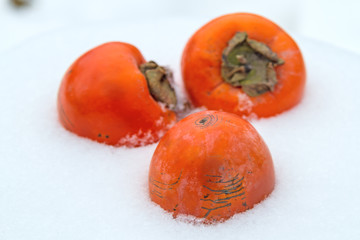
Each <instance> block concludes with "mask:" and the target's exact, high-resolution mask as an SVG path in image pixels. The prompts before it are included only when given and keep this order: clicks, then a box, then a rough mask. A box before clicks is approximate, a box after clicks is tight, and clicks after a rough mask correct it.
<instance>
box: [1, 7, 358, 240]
mask: <svg viewBox="0 0 360 240" xmlns="http://www.w3.org/2000/svg"><path fill="white" fill-rule="evenodd" d="M220 2H221V4H220ZM0 4H1V6H0V132H1V135H0V240H49V239H51V240H57V239H59V240H64V239H66V240H83V239H87V240H92V239H94V240H98V239H101V240H102V239H105V240H112V239H114V240H119V239H126V240H127V239H130V240H132V239H147V240H151V239H154V240H161V239H166V240H168V239H171V240H177V239H179V240H185V239H186V240H187V239H194V240H195V239H196V240H211V239H216V240H219V239H230V240H238V239H246V240H258V239H259V240H262V239H267V240H272V239H274V240H288V239H291V240H292V239H298V240H304V239H306V240H310V239H311V240H313V239H319V240H323V239H326V240H338V239H346V240H347V239H350V240H352V239H354V240H358V239H360V238H359V236H360V228H359V226H360V217H359V216H360V204H359V199H360V184H359V169H360V161H359V159H360V151H359V139H360V125H359V122H360V111H359V106H360V98H359V97H358V94H359V92H360V81H359V75H358V73H357V69H358V68H359V66H360V54H359V53H360V50H359V47H358V46H357V45H356V43H357V42H360V41H359V40H360V39H359V32H360V31H359V28H358V26H357V24H358V23H359V22H360V21H359V16H357V15H356V14H355V12H356V11H357V9H358V8H359V5H360V3H355V2H350V1H342V2H338V3H336V2H330V1H329V2H326V1H317V2H315V3H314V2H310V1H302V2H301V3H300V1H299V2H289V1H272V2H271V3H270V1H247V2H245V1H240V0H237V1H220V0H219V1H214V0H211V1H202V2H201V1H195V0H192V1H190V0H182V1H180V0H178V1H173V2H172V1H170V0H167V1H165V0H161V1H155V0H154V1H149V2H147V1H136V0H133V1H131V2H130V1H129V2H121V1H115V0H104V1H101V2H100V1H98V2H96V1H94V0H87V1H85V0H77V1H69V0H63V1H55V0H48V1H45V0H33V3H32V5H30V6H29V7H27V8H22V9H15V8H12V7H11V5H9V2H8V0H7V1H4V0H3V1H2V2H1V3H0ZM236 11H248V12H255V13H258V14H261V15H264V16H266V17H268V18H270V19H272V20H273V21H275V22H277V23H278V24H279V25H280V26H282V27H283V28H284V29H285V30H287V31H288V32H290V34H291V35H292V36H294V38H295V40H296V42H297V43H298V44H299V46H300V48H301V50H302V53H303V55H304V58H305V63H306V67H307V83H306V89H305V95H304V98H303V100H302V102H301V104H299V105H298V106H296V107H294V108H293V109H291V110H289V111H286V112H284V113H282V114H280V115H278V116H275V117H272V118H268V119H259V120H256V119H254V120H253V121H252V122H251V123H252V124H253V125H254V127H255V128H256V129H257V130H258V131H259V133H260V134H261V136H262V137H263V138H264V140H265V142H266V143H267V145H268V146H269V149H270V151H271V154H272V156H273V160H274V165H275V172H276V186H275V190H274V191H273V193H272V194H271V195H270V196H269V197H268V198H267V199H266V200H265V201H263V202H261V203H260V204H258V205H257V206H255V207H254V208H253V209H251V210H249V211H246V212H245V213H242V214H237V215H235V216H234V217H233V218H232V219H229V220H228V221H226V222H225V223H222V224H217V225H212V226H203V225H192V224H189V223H187V222H185V221H182V220H174V219H173V218H172V217H171V215H170V214H167V213H165V212H164V211H163V210H162V209H161V208H160V207H158V206H157V205H156V204H154V203H153V202H151V201H150V198H149V194H148V187H147V184H148V169H149V163H150V159H151V157H152V154H153V152H154V150H155V148H156V144H153V145H150V146H146V147H143V148H136V149H126V148H113V147H110V146H107V145H104V144H98V143H96V142H93V141H90V140H88V139H85V138H80V137H78V136H76V135H75V134H72V133H70V132H68V131H65V130H64V129H63V128H62V127H61V126H60V123H59V121H58V116H57V110H56V98H57V92H58V87H59V84H60V81H61V77H62V76H63V74H64V72H65V71H66V69H67V68H68V67H69V65H70V64H71V63H72V62H73V61H74V60H75V59H76V58H77V57H78V56H79V55H80V54H82V53H84V52H85V51H87V50H89V49H91V48H92V47H94V46H96V45H98V44H101V43H103V42H106V41H112V40H119V41H127V42H130V43H133V44H134V45H136V46H137V47H138V48H139V49H141V51H142V53H143V54H144V56H145V58H146V59H154V60H156V61H157V62H159V63H162V64H166V65H167V66H169V67H170V68H171V69H173V70H174V77H175V80H176V81H177V83H181V76H180V69H179V68H180V64H179V61H180V58H181V52H182V49H183V46H184V45H185V43H186V41H187V39H188V38H189V36H190V35H191V34H192V33H193V32H194V31H195V30H196V29H197V28H199V27H200V26H201V25H202V24H204V23H206V22H207V21H209V20H210V19H212V18H214V17H216V16H218V15H222V14H225V13H229V12H236ZM314 39H315V40H314ZM341 48H342V49H341ZM344 49H345V50H344Z"/></svg>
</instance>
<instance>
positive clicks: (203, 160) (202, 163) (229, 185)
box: [149, 111, 275, 222]
mask: <svg viewBox="0 0 360 240" xmlns="http://www.w3.org/2000/svg"><path fill="white" fill-rule="evenodd" d="M274 183H275V177H274V167H273V162H272V158H271V155H270V152H269V150H268V148H267V146H266V144H265V142H264V141H263V139H262V138H261V136H260V135H259V134H258V133H257V131H256V130H255V129H254V128H253V127H252V125H251V124H250V123H249V122H247V121H246V120H244V119H242V118H241V117H239V116H237V115H235V114H232V113H226V112H218V111H203V112H198V113H195V114H192V115H190V116H188V117H186V118H184V119H183V120H181V121H179V122H178V123H177V124H175V125H174V126H173V127H172V128H171V129H170V130H169V131H168V132H167V133H166V134H165V135H164V137H163V138H162V139H161V140H160V142H159V144H158V146H157V148H156V150H155V152H154V155H153V157H152V160H151V164H150V170H149V194H150V198H151V200H152V201H154V202H155V203H157V204H159V205H160V206H161V207H162V208H163V209H165V210H167V211H169V212H172V213H173V215H174V216H177V215H178V214H185V215H191V216H194V217H196V218H202V219H204V220H205V222H215V221H223V220H226V219H228V218H230V217H231V216H233V215H234V214H235V213H239V212H243V211H246V210H247V209H249V208H252V207H253V206H254V204H256V203H259V202H260V201H262V200H263V199H265V198H266V197H267V196H268V195H269V194H270V193H271V192H272V190H273V189H274Z"/></svg>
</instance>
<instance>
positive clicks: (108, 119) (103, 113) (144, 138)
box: [58, 42, 176, 147]
mask: <svg viewBox="0 0 360 240" xmlns="http://www.w3.org/2000/svg"><path fill="white" fill-rule="evenodd" d="M175 105H176V95H175V92H174V89H173V88H172V86H171V73H170V72H169V70H168V69H166V68H164V67H161V66H158V65H157V64H156V63H155V62H153V61H150V62H145V59H144V58H143V56H142V55H141V53H140V51H139V50H138V49H137V48H136V47H134V46H132V45H130V44H127V43H122V42H109V43H105V44H103V45H100V46H98V47H96V48H94V49H92V50H90V51H88V52H87V53H85V54H84V55H82V56H81V57H79V58H78V59H77V60H76V61H75V62H74V63H73V64H72V65H71V66H70V67H69V69H68V70H67V72H66V74H65V76H64V77H63V79H62V82H61V86H60V89H59V93H58V113H59V118H60V122H61V124H62V125H63V126H64V127H65V128H66V129H68V130H70V131H71V132H74V133H76V134H78V135H80V136H83V137H87V138H90V139H93V140H96V141H98V142H104V143H106V144H110V145H116V146H123V145H124V146H128V147H137V146H142V145H146V144H150V143H154V142H157V141H158V140H159V138H160V137H162V135H163V134H164V133H165V132H166V131H167V130H168V129H169V127H170V126H171V125H172V124H173V123H174V122H175V120H176V115H175V113H174V112H173V111H172V109H173V107H174V106H175Z"/></svg>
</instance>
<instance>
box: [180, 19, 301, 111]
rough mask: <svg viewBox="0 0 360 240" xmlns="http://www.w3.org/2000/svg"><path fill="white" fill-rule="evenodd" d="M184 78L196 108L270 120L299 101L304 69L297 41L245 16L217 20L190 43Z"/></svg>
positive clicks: (273, 26) (269, 24) (271, 25)
mask: <svg viewBox="0 0 360 240" xmlns="http://www.w3.org/2000/svg"><path fill="white" fill-rule="evenodd" d="M181 64H182V76H183V80H184V83H185V87H186V90H187V92H188V94H189V96H190V98H191V101H192V103H193V104H194V105H195V106H204V107H206V108H207V109H212V110H223V111H227V112H232V113H235V114H238V115H240V116H251V115H256V116H257V117H269V116H273V115H276V114H278V113H281V112H283V111H285V110H288V109H290V108H291V107H293V106H295V105H296V104H297V103H299V102H300V100H301V98H302V96H303V92H304V86H305V79H306V72H305V64H304V60H303V57H302V54H301V52H300V49H299V48H298V46H297V44H296V43H295V41H294V40H293V39H292V38H291V37H290V36H289V35H288V34H287V33H286V32H285V31H284V30H282V29H281V28H280V27H279V26H277V25H276V24H275V23H273V22H271V21H270V20H268V19H266V18H264V17H261V16H258V15H255V14H249V13H234V14H229V15H224V16H221V17H218V18H216V19H214V20H212V21H210V22H209V23H207V24H206V25H204V26H203V27H201V28H200V29H199V30H198V31H197V32H196V33H195V34H194V35H193V36H192V37H191V38H190V40H189V41H188V43H187V45H186V47H185V49H184V52H183V56H182V63H181Z"/></svg>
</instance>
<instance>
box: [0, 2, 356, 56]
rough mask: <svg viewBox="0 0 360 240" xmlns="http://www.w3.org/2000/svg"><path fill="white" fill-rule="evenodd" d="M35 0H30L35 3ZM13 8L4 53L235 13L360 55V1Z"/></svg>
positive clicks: (3, 12)
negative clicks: (64, 36)
mask: <svg viewBox="0 0 360 240" xmlns="http://www.w3.org/2000/svg"><path fill="white" fill-rule="evenodd" d="M30 1H31V0H30ZM31 3H32V4H31V5H30V6H29V7H26V8H23V9H14V8H12V7H11V6H10V4H9V0H2V1H1V2H0V35H1V37H0V53H1V52H2V51H5V50H6V49H9V48H12V47H14V46H16V45H17V44H18V43H20V42H22V41H24V40H26V39H28V38H30V37H32V36H34V35H36V34H41V33H44V32H46V31H50V30H54V29H57V28H66V27H69V26H74V25H75V26H76V25H84V24H85V25H89V24H96V23H101V22H110V21H111V22H127V23H134V22H146V21H148V20H150V19H163V20H164V21H166V19H167V18H169V17H172V18H173V17H176V18H180V19H185V20H186V19H189V18H200V19H202V20H203V22H204V23H205V22H207V21H209V20H210V19H212V18H214V17H217V16H219V15H223V14H226V13H232V12H252V13H257V14H260V15H263V16H265V17H267V18H269V19H271V20H273V21H275V22H276V23H278V25H280V26H281V27H283V28H284V29H285V30H286V31H288V32H290V33H292V34H294V33H295V34H300V35H303V36H306V37H310V38H313V39H318V40H321V41H324V42H328V43H331V44H333V45H336V46H339V47H341V48H344V49H348V50H350V51H353V52H357V53H358V54H360V45H359V42H360V27H359V23H360V14H359V13H358V12H359V10H360V1H356V0H342V1H332V0H317V1H314V0H303V1H288V0H272V1H268V0H254V1H244V0H222V1H218V0H208V1H203V0H200V1H197V0H178V1H173V0H153V1H146V0H131V1H124V0H103V1H100V0H98V1H97V0H76V1H75V0H32V1H31Z"/></svg>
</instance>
